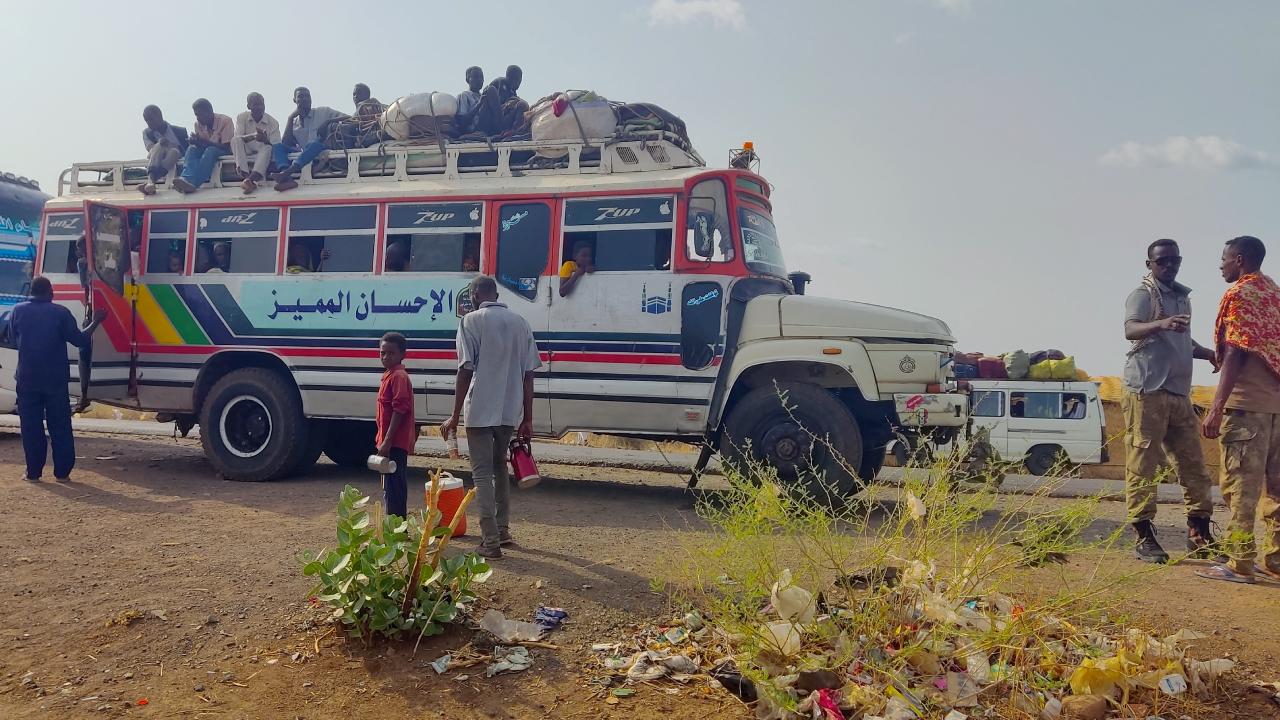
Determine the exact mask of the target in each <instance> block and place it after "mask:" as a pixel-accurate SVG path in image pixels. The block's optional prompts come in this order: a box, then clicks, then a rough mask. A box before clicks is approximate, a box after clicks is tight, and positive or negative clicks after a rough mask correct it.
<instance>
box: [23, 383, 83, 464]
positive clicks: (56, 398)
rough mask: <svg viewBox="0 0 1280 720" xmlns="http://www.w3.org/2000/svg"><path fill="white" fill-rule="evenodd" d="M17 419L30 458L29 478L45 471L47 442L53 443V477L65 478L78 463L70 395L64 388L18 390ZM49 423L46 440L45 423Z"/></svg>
mask: <svg viewBox="0 0 1280 720" xmlns="http://www.w3.org/2000/svg"><path fill="white" fill-rule="evenodd" d="M18 419H19V420H20V421H21V425H22V451H23V453H24V454H25V455H26V457H27V477H29V478H39V477H40V474H41V473H43V472H44V458H45V450H46V448H47V445H50V444H51V445H53V476H54V477H59V478H65V477H68V476H69V475H71V469H72V468H74V467H75V466H76V443H75V439H74V438H73V437H72V435H71V397H70V396H69V395H68V394H67V388H66V386H65V385H64V386H63V387H62V389H61V390H55V391H52V392H50V391H47V390H23V389H19V390H18ZM46 421H47V422H48V424H49V436H48V440H47V441H46V439H45V434H44V427H45V422H46Z"/></svg>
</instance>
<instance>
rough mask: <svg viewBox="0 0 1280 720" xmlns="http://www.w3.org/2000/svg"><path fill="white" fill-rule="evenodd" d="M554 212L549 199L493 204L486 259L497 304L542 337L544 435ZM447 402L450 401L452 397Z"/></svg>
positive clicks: (548, 428)
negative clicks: (547, 274) (495, 289)
mask: <svg viewBox="0 0 1280 720" xmlns="http://www.w3.org/2000/svg"><path fill="white" fill-rule="evenodd" d="M553 208H554V203H552V202H551V201H549V200H522V201H519V202H502V203H495V204H494V206H493V212H492V218H491V219H490V220H489V234H488V237H490V238H493V240H492V247H491V248H490V250H489V252H488V253H486V255H487V258H486V259H485V262H486V263H488V267H490V268H492V273H493V277H494V278H495V279H496V280H497V281H498V300H499V302H502V303H504V304H505V305H506V306H507V307H508V308H509V309H510V310H511V311H512V312H514V313H516V314H517V315H520V316H521V317H523V318H524V319H525V320H527V321H528V322H529V327H530V328H531V329H532V330H533V334H534V337H536V338H537V339H538V347H539V349H540V350H541V351H542V352H541V355H542V363H543V367H542V369H540V370H539V371H538V372H537V374H536V375H535V377H534V385H533V390H534V401H533V410H534V413H533V429H534V432H536V433H539V434H544V435H545V434H550V433H552V432H553V424H552V419H553V418H552V408H551V401H550V398H549V396H548V393H549V388H548V379H547V366H548V365H549V362H550V357H549V356H548V348H547V344H546V339H547V330H548V327H547V325H548V312H549V306H548V305H549V300H550V297H551V296H550V292H551V286H550V285H548V284H547V278H546V277H545V274H546V269H547V263H548V261H549V259H550V255H551V231H552V226H553V224H554V223H553V220H554V215H553V213H552V209H553ZM448 399H449V401H450V402H452V400H453V397H452V394H450V395H449V396H448ZM450 411H452V407H451V408H450ZM446 414H447V413H446Z"/></svg>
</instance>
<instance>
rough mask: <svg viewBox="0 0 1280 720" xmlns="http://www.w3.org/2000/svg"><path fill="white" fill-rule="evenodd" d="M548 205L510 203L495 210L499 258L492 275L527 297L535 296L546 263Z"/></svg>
mask: <svg viewBox="0 0 1280 720" xmlns="http://www.w3.org/2000/svg"><path fill="white" fill-rule="evenodd" d="M550 239H551V208H550V207H549V206H547V205H546V204H544V203H511V204H509V205H503V206H502V207H501V208H500V209H499V210H498V258H497V263H496V266H495V268H494V274H495V275H496V276H497V280H498V282H499V283H501V284H502V285H504V286H506V287H507V288H509V289H510V290H511V291H512V292H514V293H516V294H517V295H519V296H520V297H523V298H525V299H526V300H533V299H535V298H537V297H538V281H539V279H540V278H541V276H542V271H543V269H545V268H546V266H547V255H548V245H547V243H548V241H549V240H550Z"/></svg>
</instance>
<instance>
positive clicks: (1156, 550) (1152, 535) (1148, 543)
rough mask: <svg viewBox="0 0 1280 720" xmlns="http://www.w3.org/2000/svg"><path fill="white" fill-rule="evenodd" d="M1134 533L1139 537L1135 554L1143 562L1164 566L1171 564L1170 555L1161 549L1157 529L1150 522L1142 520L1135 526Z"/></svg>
mask: <svg viewBox="0 0 1280 720" xmlns="http://www.w3.org/2000/svg"><path fill="white" fill-rule="evenodd" d="M1133 531H1134V532H1135V533H1137V535H1138V544H1137V546H1135V547H1134V554H1135V555H1137V556H1138V559H1139V560H1141V561H1142V562H1148V563H1155V564H1158V565H1163V564H1164V563H1167V562H1169V553H1167V552H1165V551H1164V548H1162V547H1160V542H1159V541H1158V540H1156V529H1155V526H1154V525H1152V524H1151V521H1150V520H1141V521H1139V522H1136V523H1134V524H1133Z"/></svg>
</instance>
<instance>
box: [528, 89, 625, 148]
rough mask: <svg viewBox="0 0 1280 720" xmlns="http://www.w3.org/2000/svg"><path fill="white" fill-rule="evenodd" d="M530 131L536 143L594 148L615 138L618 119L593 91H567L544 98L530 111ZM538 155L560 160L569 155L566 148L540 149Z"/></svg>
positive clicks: (605, 101)
mask: <svg viewBox="0 0 1280 720" xmlns="http://www.w3.org/2000/svg"><path fill="white" fill-rule="evenodd" d="M526 117H528V119H529V130H530V132H531V133H532V135H533V139H534V140H535V141H546V140H565V141H572V142H581V143H582V144H583V146H584V147H588V148H589V147H591V140H593V139H594V140H608V139H610V138H612V137H613V136H614V133H615V132H616V131H617V126H618V116H617V113H616V112H614V109H613V105H611V104H610V103H609V101H608V100H607V99H605V98H604V97H603V96H601V95H598V94H596V93H595V92H593V91H591V90H566V91H564V92H561V93H555V94H554V95H548V96H547V97H545V98H542V99H541V100H539V101H538V102H537V103H535V104H534V106H533V107H532V108H530V109H529V113H528V115H527V116H526ZM537 153H538V155H540V156H542V157H545V158H560V157H564V156H565V155H567V154H569V149H568V148H567V147H564V146H552V147H545V148H538V150H537Z"/></svg>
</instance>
